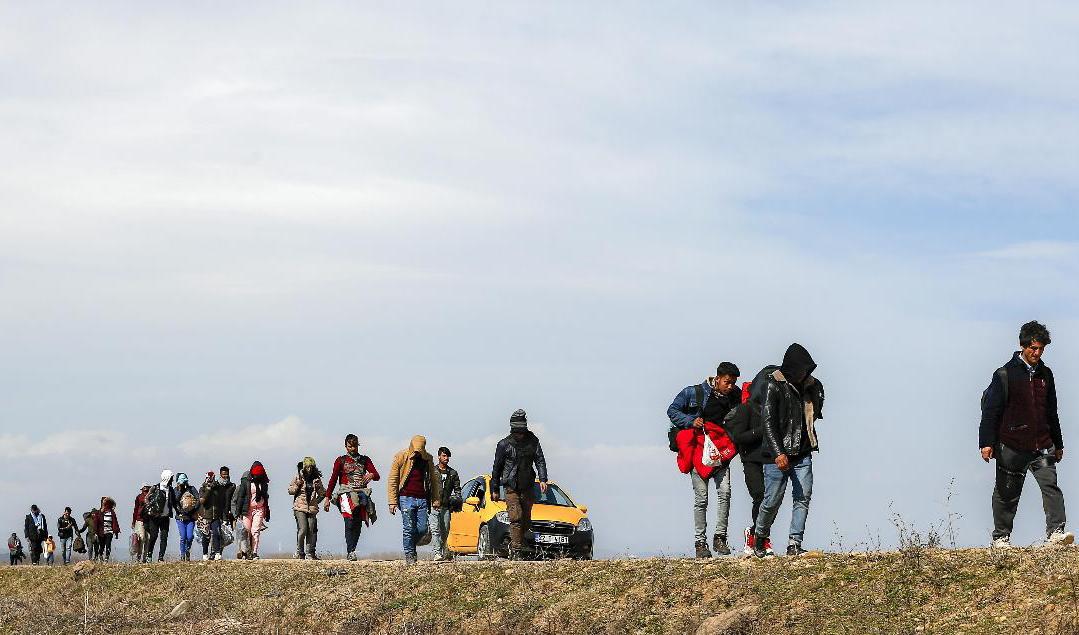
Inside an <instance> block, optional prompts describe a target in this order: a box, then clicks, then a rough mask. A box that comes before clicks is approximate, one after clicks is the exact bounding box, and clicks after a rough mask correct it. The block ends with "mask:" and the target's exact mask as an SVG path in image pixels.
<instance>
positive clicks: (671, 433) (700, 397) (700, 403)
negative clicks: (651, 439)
mask: <svg viewBox="0 0 1079 635" xmlns="http://www.w3.org/2000/svg"><path fill="white" fill-rule="evenodd" d="M693 391H694V393H695V394H696V397H697V414H698V416H699V415H700V413H702V412H704V388H701V385H700V384H697V385H696V386H694V387H693ZM681 431H682V428H676V427H674V426H671V427H669V428H667V441H668V442H669V447H670V448H671V452H677V451H678V442H677V441H675V439H674V438H675V436H677V435H678V433H679V432H681Z"/></svg>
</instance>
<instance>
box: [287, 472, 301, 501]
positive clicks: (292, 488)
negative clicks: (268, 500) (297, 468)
mask: <svg viewBox="0 0 1079 635" xmlns="http://www.w3.org/2000/svg"><path fill="white" fill-rule="evenodd" d="M302 487H303V479H301V478H300V477H299V476H293V477H292V482H291V483H289V484H288V493H289V496H295V495H296V494H297V493H299V491H300V488H302Z"/></svg>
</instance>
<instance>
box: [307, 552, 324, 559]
mask: <svg viewBox="0 0 1079 635" xmlns="http://www.w3.org/2000/svg"><path fill="white" fill-rule="evenodd" d="M307 559H308V560H322V558H319V557H318V556H316V555H315V554H313V553H309V554H307Z"/></svg>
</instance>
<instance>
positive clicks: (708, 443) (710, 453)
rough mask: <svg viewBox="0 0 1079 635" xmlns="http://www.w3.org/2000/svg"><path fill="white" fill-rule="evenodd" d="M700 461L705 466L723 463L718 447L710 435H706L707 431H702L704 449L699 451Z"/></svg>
mask: <svg viewBox="0 0 1079 635" xmlns="http://www.w3.org/2000/svg"><path fill="white" fill-rule="evenodd" d="M701 463H703V464H704V465H705V466H707V467H716V466H719V465H722V464H723V458H722V457H721V456H720V454H719V448H718V447H716V444H715V442H714V441H712V437H710V436H708V433H707V432H705V433H704V449H703V450H702V452H701Z"/></svg>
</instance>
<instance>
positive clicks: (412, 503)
mask: <svg viewBox="0 0 1079 635" xmlns="http://www.w3.org/2000/svg"><path fill="white" fill-rule="evenodd" d="M397 506H398V508H400V510H401V545H402V546H403V547H404V550H405V560H407V561H408V562H415V561H416V541H417V540H419V538H420V536H422V535H424V534H426V533H427V499H424V498H413V497H412V496H402V497H401V500H400V501H398V505H397Z"/></svg>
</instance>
